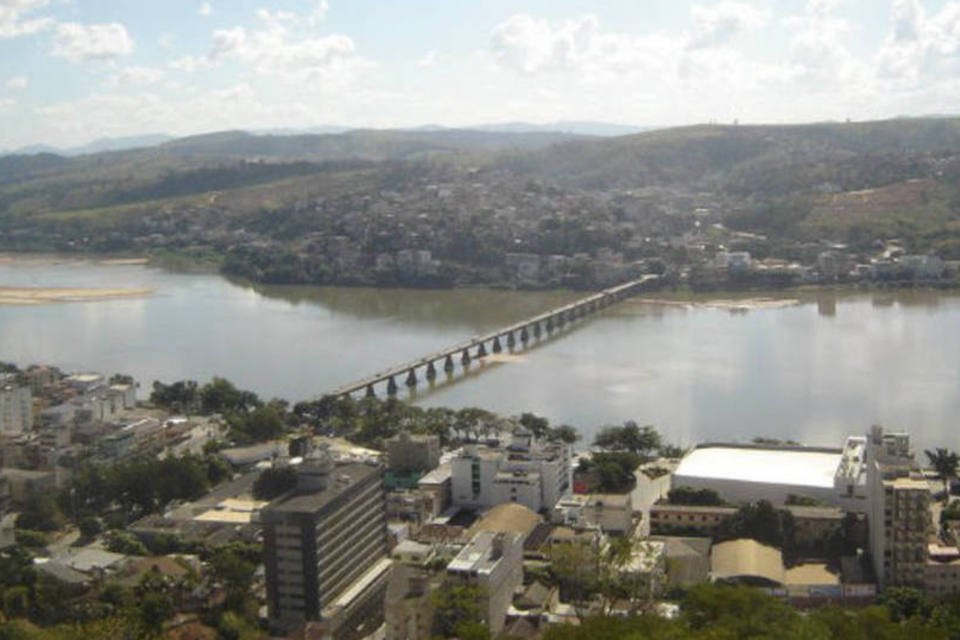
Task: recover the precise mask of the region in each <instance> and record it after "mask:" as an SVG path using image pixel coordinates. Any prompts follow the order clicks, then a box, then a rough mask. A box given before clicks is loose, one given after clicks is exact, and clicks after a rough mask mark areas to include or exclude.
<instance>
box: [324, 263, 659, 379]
mask: <svg viewBox="0 0 960 640" xmlns="http://www.w3.org/2000/svg"><path fill="white" fill-rule="evenodd" d="M656 279H657V276H655V275H646V276H643V277H641V278H638V279H636V280H631V281H630V282H625V283H623V284H620V285H617V286H615V287H610V288H609V289H604V290H602V291H600V292H598V293H594V294H592V295H589V296H587V297H586V298H581V299H580V300H576V301H574V302H571V303H568V304H565V305H563V306H561V307H556V308H554V309H551V310H550V311H546V312H544V313H541V314H539V315H536V316H533V317H531V318H527V319H525V320H522V321H520V322H516V323H514V324H512V325H510V326H507V327H503V328H501V329H497V330H496V331H492V332H490V333H486V334H483V335H480V336H474V337H473V338H470V339H469V340H464V341H463V342H460V343H457V344H455V345H452V346H450V347H447V348H446V349H443V350H442V351H437V352H435V353H433V354H430V355H428V356H424V357H423V358H418V359H416V360H411V361H409V362H406V363H404V364H401V365H398V366H395V367H391V368H390V369H386V370H384V371H380V372H378V373H375V374H373V375H371V376H368V377H367V378H364V379H363V380H357V381H355V382H351V383H350V384H345V385H343V386H341V387H338V388H337V389H335V390H334V391H331V392H330V393H329V394H328V395H333V396H342V395H347V394H350V393H354V392H357V391H361V390H363V389H366V388H367V387H369V386H370V385H375V384H377V383H380V382H386V381H387V380H389V379H390V378H394V377H396V376H399V375H404V374H406V373H407V372H409V371H410V370H411V369H419V368H420V367H425V366H427V365H428V364H429V363H430V362H437V361H441V360H445V359H446V357H447V356H455V355H458V354H460V353H462V352H463V350H464V349H471V348H474V347H477V346H479V345H480V344H482V343H486V342H491V341H492V340H493V339H494V338H498V337H502V336H504V335H506V334H509V333H512V332H515V331H520V330H521V329H523V328H524V327H529V326H531V325H533V324H536V323H538V322H546V321H547V319H549V318H553V317H555V316H557V315H558V314H561V313H565V312H567V311H572V310H574V309H579V308H581V307H583V306H585V305H588V304H591V303H593V302H597V301H602V300H605V299H607V298H609V297H610V296H612V295H616V294H619V293H621V292H628V293H629V292H632V291H634V290H636V289H637V288H639V287H641V286H643V285H644V284H646V283H647V282H651V281H653V280H656Z"/></svg>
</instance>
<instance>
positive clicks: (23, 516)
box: [16, 494, 66, 531]
mask: <svg viewBox="0 0 960 640" xmlns="http://www.w3.org/2000/svg"><path fill="white" fill-rule="evenodd" d="M64 524H66V518H64V517H63V513H62V512H61V511H60V507H59V506H58V505H57V502H56V500H55V499H54V497H53V496H52V495H50V494H43V495H39V496H36V497H34V498H33V499H31V500H29V501H27V503H26V504H25V505H24V508H23V510H22V511H21V512H20V515H18V516H17V522H16V526H17V528H18V529H33V530H35V531H56V530H58V529H60V528H61V527H63V525H64Z"/></svg>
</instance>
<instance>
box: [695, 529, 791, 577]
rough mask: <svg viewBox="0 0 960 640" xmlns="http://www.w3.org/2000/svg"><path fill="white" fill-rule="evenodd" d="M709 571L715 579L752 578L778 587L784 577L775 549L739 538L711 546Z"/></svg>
mask: <svg viewBox="0 0 960 640" xmlns="http://www.w3.org/2000/svg"><path fill="white" fill-rule="evenodd" d="M710 571H711V573H713V575H714V577H715V578H717V579H721V580H723V579H734V580H736V579H744V578H747V579H756V578H762V579H764V580H767V581H769V582H772V583H775V584H778V585H782V584H783V583H784V580H785V578H786V576H785V570H784V568H783V555H782V554H781V553H780V550H779V549H775V548H774V547H768V546H767V545H764V544H760V543H759V542H757V541H756V540H750V539H749V538H741V539H739V540H730V541H728V542H721V543H720V544H715V545H713V550H712V552H711V554H710Z"/></svg>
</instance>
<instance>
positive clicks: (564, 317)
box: [326, 275, 659, 396]
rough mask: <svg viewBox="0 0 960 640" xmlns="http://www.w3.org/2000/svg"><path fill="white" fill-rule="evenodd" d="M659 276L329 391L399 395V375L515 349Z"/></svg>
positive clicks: (409, 379)
mask: <svg viewBox="0 0 960 640" xmlns="http://www.w3.org/2000/svg"><path fill="white" fill-rule="evenodd" d="M658 279H659V276H655V275H646V276H643V277H641V278H638V279H636V280H631V281H629V282H625V283H623V284H620V285H617V286H615V287H611V288H609V289H604V290H602V291H600V292H598V293H595V294H593V295H590V296H587V297H586V298H582V299H580V300H577V301H575V302H571V303H569V304H565V305H563V306H562V307H557V308H555V309H551V310H550V311H547V312H545V313H541V314H540V315H537V316H534V317H532V318H527V319H526V320H523V321H521V322H517V323H515V324H512V325H510V326H509V327H504V328H502V329H498V330H496V331H493V332H491V333H487V334H485V335H482V336H474V337H473V338H470V339H469V340H465V341H464V342H461V343H459V344H455V345H453V346H451V347H448V348H446V349H443V350H442V351H437V352H436V353H432V354H430V355H428V356H426V357H423V358H419V359H417V360H413V361H410V362H405V363H403V364H401V365H398V366H395V367H392V368H390V369H387V370H385V371H381V372H379V373H375V374H373V375H372V376H369V377H367V378H364V379H363V380H357V381H356V382H351V383H350V384H345V385H343V386H342V387H339V388H338V389H335V390H334V391H331V392H330V393H328V394H326V395H329V396H348V395H350V394H353V393H356V392H357V391H364V392H365V393H366V395H368V396H374V395H376V389H375V387H376V385H378V384H381V383H386V392H387V395H391V396H393V395H396V394H397V391H398V390H399V386H398V385H397V379H402V380H403V382H404V384H405V385H406V386H408V387H416V386H417V384H418V383H419V381H420V378H419V376H418V375H417V372H418V371H420V370H421V369H422V370H423V372H422V374H423V377H424V379H425V380H426V381H428V382H432V381H433V380H434V379H436V377H437V370H438V368H442V369H443V370H444V371H445V372H447V373H452V372H453V371H454V369H455V367H456V365H455V364H454V360H455V359H459V361H460V364H461V365H462V366H463V367H467V366H469V365H470V362H471V361H472V360H474V359H477V358H485V357H487V355H488V354H489V353H500V352H501V351H503V349H504V346H506V348H507V349H510V350H512V349H513V348H514V347H516V345H517V342H518V341H519V342H520V344H522V345H524V346H525V345H526V344H527V343H528V342H529V341H530V337H531V336H533V337H534V338H537V339H539V338H540V336H542V335H543V334H544V333H546V334H547V335H549V334H551V333H553V332H554V331H555V330H560V329H563V328H564V326H566V325H567V324H568V323H572V322H573V321H575V320H578V319H580V318H584V317H586V316H588V315H590V314H593V313H596V312H598V311H600V310H601V309H604V308H606V307H609V306H610V305H612V304H614V303H616V302H619V301H621V300H623V299H624V298H628V297H630V296H633V295H636V294H637V293H639V292H641V291H643V290H645V289H647V288H649V287H650V285H651V283H653V282H655V281H657V280H658ZM488 345H489V349H488Z"/></svg>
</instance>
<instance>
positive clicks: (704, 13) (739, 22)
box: [690, 2, 769, 48]
mask: <svg viewBox="0 0 960 640" xmlns="http://www.w3.org/2000/svg"><path fill="white" fill-rule="evenodd" d="M691 15H692V17H693V35H692V36H691V39H690V47H691V48H701V47H713V46H717V45H721V44H726V43H727V42H729V41H730V40H732V39H733V38H735V37H736V36H737V35H739V34H740V33H742V32H744V31H750V30H753V29H759V28H760V27H763V26H764V25H765V24H766V23H767V21H768V20H769V16H768V14H767V13H766V12H764V11H760V10H759V9H756V8H754V7H751V6H750V5H748V4H744V3H742V2H719V3H717V4H712V5H695V6H694V7H693V9H692V10H691Z"/></svg>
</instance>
